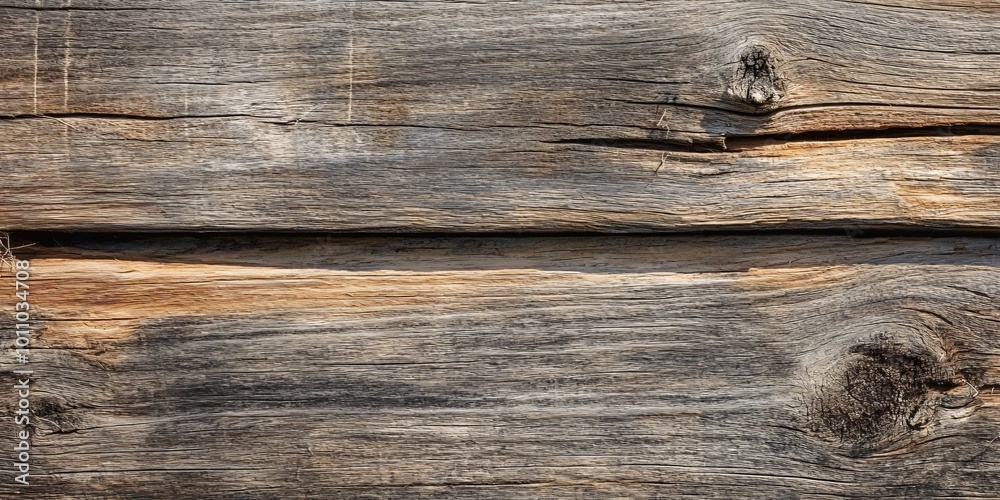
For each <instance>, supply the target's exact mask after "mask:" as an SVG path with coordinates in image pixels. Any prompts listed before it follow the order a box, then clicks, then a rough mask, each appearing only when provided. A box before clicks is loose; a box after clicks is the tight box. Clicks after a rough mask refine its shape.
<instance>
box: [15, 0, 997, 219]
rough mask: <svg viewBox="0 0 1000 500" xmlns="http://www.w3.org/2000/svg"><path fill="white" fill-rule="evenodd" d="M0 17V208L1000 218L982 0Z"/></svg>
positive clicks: (104, 11)
mask: <svg viewBox="0 0 1000 500" xmlns="http://www.w3.org/2000/svg"><path fill="white" fill-rule="evenodd" d="M0 22H2V23H3V26H4V28H5V29H4V30H2V33H0V51H2V52H3V53H5V54H6V55H7V56H8V58H7V61H6V62H5V65H4V66H3V68H0V85H2V88H3V92H2V93H0V115H3V116H5V117H6V118H5V119H0V161H2V165H3V168H4V172H5V174H6V176H5V182H4V184H3V186H2V187H0V196H2V197H3V199H4V200H5V202H4V204H3V207H0V217H2V218H3V220H4V227H6V228H9V229H33V230H37V229H54V230H62V229H75V230H80V229H87V230H99V231H102V230H140V231H143V230H145V231H160V230H190V229H215V230H272V229H277V230H299V229H308V230H317V231H328V230H329V231H357V230H364V231H398V230H402V231H456V232H460V231H488V230H500V231H521V230H524V231H548V230H560V231H561V230H569V231H576V230H595V231H621V232H624V231H643V230H655V231H676V230H692V229H706V228H707V229H733V228H736V229H759V228H792V229H794V228H804V227H809V228H816V227H847V226H852V227H853V226H864V227H871V226H913V225H917V226H924V227H935V228H952V227H964V228H973V227H975V228H986V227H995V226H996V225H997V223H998V221H1000V212H998V209H997V208H995V207H996V203H995V201H996V200H997V199H998V188H997V175H996V171H997V165H998V164H1000V155H998V139H997V137H998V135H997V130H998V129H997V126H998V125H1000V120H998V117H1000V113H998V110H1000V87H998V85H997V83H996V82H997V78H996V77H997V75H998V74H1000V7H998V6H997V5H996V4H995V3H993V2H979V1H971V0H970V1H933V2H931V1H928V2H906V1H898V2H892V1H887V2H854V1H850V2H849V1H833V2H796V3H795V4H792V5H790V4H788V3H787V2H770V1H767V2H752V3H748V2H729V1H716V2H708V3H706V2H684V1H665V2H594V1H582V2H572V3H570V2H545V3H544V4H537V3H499V2H484V3H475V2H429V1H407V2H375V1H351V2H345V1H320V2H316V1H306V0H285V1H276V2H255V1H236V2H214V3H213V2H195V1H192V0H183V1H170V2H167V1H147V2H142V4H141V5H136V4H135V3H134V2H124V1H101V2H96V1H88V0H74V1H72V2H69V1H65V0H59V1H53V0H39V1H35V0H21V1H15V0H5V1H3V2H0ZM949 134H955V135H954V136H949ZM911 136H912V137H911Z"/></svg>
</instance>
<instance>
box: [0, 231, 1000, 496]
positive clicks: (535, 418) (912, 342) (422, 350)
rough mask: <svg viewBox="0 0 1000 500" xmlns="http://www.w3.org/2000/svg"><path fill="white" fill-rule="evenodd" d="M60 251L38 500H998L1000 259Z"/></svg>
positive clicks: (744, 241) (629, 251) (34, 284)
mask: <svg viewBox="0 0 1000 500" xmlns="http://www.w3.org/2000/svg"><path fill="white" fill-rule="evenodd" d="M60 243H62V246H53V247H44V246H36V247H31V248H25V249H21V250H19V257H22V258H25V257H28V258H30V262H31V267H30V272H31V273H32V274H31V277H30V281H29V282H30V284H31V290H30V291H31V295H30V300H31V304H32V311H33V313H34V314H36V318H37V320H38V322H39V323H38V324H37V326H36V328H35V332H36V334H35V336H34V338H33V340H32V342H33V344H32V350H31V353H30V355H31V361H30V363H29V364H27V365H15V364H12V363H5V364H4V365H3V375H2V376H3V378H4V380H6V381H7V382H10V383H16V382H15V375H14V374H13V373H12V372H11V370H13V369H19V368H20V369H23V368H24V367H25V366H28V367H30V368H31V369H32V370H33V374H32V375H31V377H32V382H31V384H32V386H31V387H32V392H31V405H32V408H33V411H35V413H34V414H33V417H34V418H35V420H34V421H33V425H34V426H35V427H34V429H35V432H36V434H35V436H34V438H33V440H32V442H31V446H32V450H33V451H32V455H31V456H32V460H33V462H32V469H31V470H32V476H31V479H32V485H31V486H29V488H31V491H32V493H33V495H37V497H38V498H56V497H58V498H63V497H73V498H82V497H87V496H99V495H100V496H103V495H107V496H114V497H134V496H143V497H149V498H193V497H199V498H232V497H239V498H273V497H274V496H283V497H288V498H291V497H305V496H314V497H322V498H345V497H362V498H364V497H379V498H383V497H384V498H430V497H441V496H450V497H466V498H515V497H516V498H524V497H532V498H565V497H580V496H602V497H607V496H627V497H640V498H662V497H679V496H698V497H733V496H740V497H746V496H751V497H761V498H775V497H784V496H798V495H803V496H827V495H829V496H842V495H852V496H865V497H875V496H906V497H916V496H962V495H969V496H996V495H997V494H998V493H1000V481H998V479H997V475H996V474H994V473H993V472H995V471H996V470H997V466H998V463H1000V441H997V442H994V439H995V438H996V437H997V436H998V433H1000V411H998V409H1000V394H994V390H995V388H996V386H997V384H998V382H1000V358H998V355H1000V311H998V310H997V307H996V298H997V296H998V295H1000V279H998V270H997V269H998V265H1000V258H998V257H1000V251H998V249H997V243H998V241H997V240H994V239H970V238H964V239H873V240H854V239H849V238H832V237H813V238H809V237H798V236H796V237H792V236H774V237H768V238H750V237H714V238H690V237H689V238H669V237H621V238H613V237H602V238H576V239H574V238H532V239H501V238H479V239H477V238H453V239H380V238H366V239H330V238H325V237H324V238H319V237H317V238H310V239H296V240H282V239H277V238H261V237H232V238H212V239H194V238H156V239H145V240H137V241H118V240H115V241H110V240H109V241H97V242H90V241H88V240H84V239H76V240H75V241H74V239H73V237H68V238H67V240H65V241H61V242H60ZM9 279H10V277H9V276H8V275H5V278H4V281H5V282H8V283H9V281H8V280H9ZM13 300H14V299H13V298H10V299H9V301H8V302H7V303H8V305H9V307H11V308H13ZM16 400H17V397H16V396H15V395H14V394H13V390H12V389H10V388H9V386H8V389H5V390H0V404H2V405H3V408H5V410H4V411H6V412H11V411H12V410H11V409H12V408H13V407H14V405H15V404H16ZM15 430H16V429H15V426H14V425H13V421H12V420H11V419H10V418H4V419H3V420H2V421H0V435H3V436H9V435H13V433H14V431H15ZM0 491H2V492H3V494H4V495H13V494H15V493H14V492H15V489H14V487H13V486H12V485H11V482H10V481H4V482H2V484H0Z"/></svg>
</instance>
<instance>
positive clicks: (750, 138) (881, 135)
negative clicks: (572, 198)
mask: <svg viewBox="0 0 1000 500" xmlns="http://www.w3.org/2000/svg"><path fill="white" fill-rule="evenodd" d="M957 136H1000V126H996V125H961V126H949V127H893V128H886V129H881V130H870V129H852V130H828V131H811V132H799V133H788V134H760V135H744V134H733V135H727V136H724V137H723V138H722V139H723V140H722V141H720V142H718V143H708V142H706V143H692V142H682V141H680V140H669V139H667V140H664V139H619V138H614V137H582V138H573V139H559V140H554V141H545V142H546V143H550V144H580V145H587V146H598V147H606V148H625V149H650V150H656V151H676V152H685V153H722V152H741V151H750V150H754V149H759V148H763V147H769V146H778V145H783V144H791V143H799V142H841V141H858V140H886V139H904V138H933V137H957Z"/></svg>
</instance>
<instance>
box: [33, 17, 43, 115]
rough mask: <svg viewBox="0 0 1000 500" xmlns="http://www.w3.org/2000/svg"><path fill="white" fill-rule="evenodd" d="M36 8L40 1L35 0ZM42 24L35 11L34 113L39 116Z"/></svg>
mask: <svg viewBox="0 0 1000 500" xmlns="http://www.w3.org/2000/svg"><path fill="white" fill-rule="evenodd" d="M35 7H40V5H39V0H35ZM40 23H41V19H39V16H38V11H35V78H34V80H33V83H32V84H31V89H32V113H34V114H36V115H37V114H38V25H39V24H40Z"/></svg>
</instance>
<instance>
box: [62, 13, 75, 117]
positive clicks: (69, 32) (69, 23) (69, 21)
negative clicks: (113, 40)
mask: <svg viewBox="0 0 1000 500" xmlns="http://www.w3.org/2000/svg"><path fill="white" fill-rule="evenodd" d="M72 5H73V0H66V8H67V9H68V8H69V7H71V6H72ZM71 36H73V11H71V10H67V11H66V33H64V34H63V39H64V40H65V41H66V45H65V52H64V53H63V112H64V113H68V112H69V64H70V58H69V39H70V37H71Z"/></svg>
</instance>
